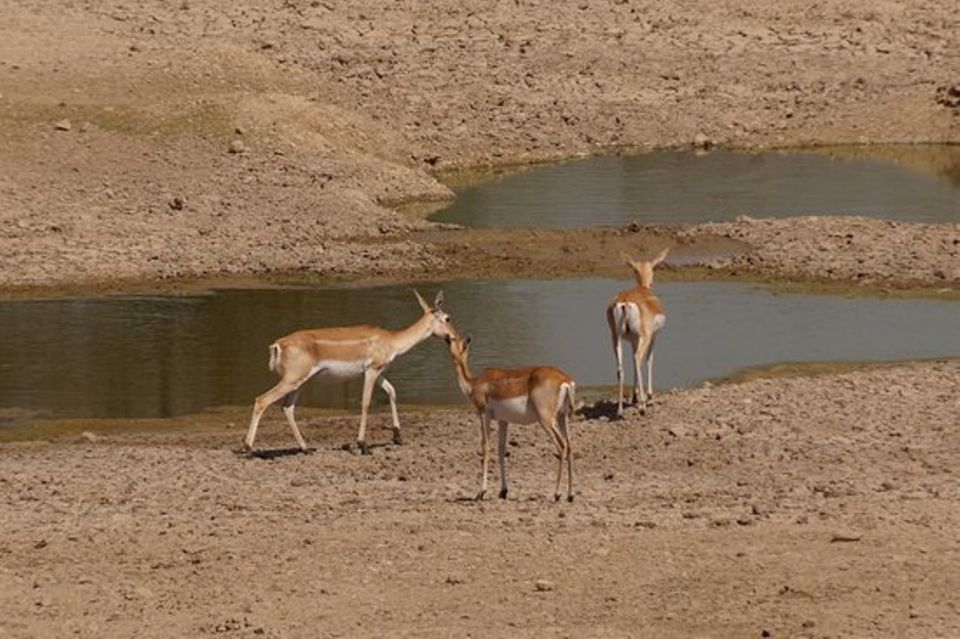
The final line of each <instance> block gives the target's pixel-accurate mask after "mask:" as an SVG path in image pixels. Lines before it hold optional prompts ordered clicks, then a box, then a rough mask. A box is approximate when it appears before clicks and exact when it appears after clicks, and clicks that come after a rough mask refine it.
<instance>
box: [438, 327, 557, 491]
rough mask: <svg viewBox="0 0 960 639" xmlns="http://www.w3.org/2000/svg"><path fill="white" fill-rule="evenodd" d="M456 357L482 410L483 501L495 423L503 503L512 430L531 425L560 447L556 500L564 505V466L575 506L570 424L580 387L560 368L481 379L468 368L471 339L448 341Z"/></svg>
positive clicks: (461, 377)
mask: <svg viewBox="0 0 960 639" xmlns="http://www.w3.org/2000/svg"><path fill="white" fill-rule="evenodd" d="M446 339H447V343H448V344H449V345H450V355H451V357H452V358H453V366H454V369H455V370H456V372H457V382H458V383H459V384H460V390H461V391H462V392H463V394H464V395H466V396H467V397H468V398H469V399H470V401H471V402H473V405H474V406H475V407H476V409H477V414H478V415H479V416H480V447H481V453H482V455H481V456H482V458H483V460H482V462H481V473H482V475H481V480H480V492H479V493H477V499H478V500H482V499H483V496H484V495H485V494H486V492H487V469H488V466H489V460H490V451H489V436H490V422H491V421H492V420H496V422H497V426H498V432H497V434H498V445H497V455H498V457H499V459H500V499H506V498H507V468H506V454H507V425H508V424H511V423H513V424H531V423H533V422H539V423H540V426H541V427H542V428H543V430H544V431H546V433H547V435H548V436H549V437H550V441H551V442H553V444H554V446H556V449H557V450H556V455H557V459H558V460H559V466H558V467H557V485H556V489H555V490H554V495H553V497H554V500H557V501H559V500H560V481H561V479H562V477H563V462H564V460H566V462H567V501H573V462H572V456H573V454H572V452H571V451H570V433H569V430H568V423H569V420H570V419H572V417H573V410H574V404H575V393H576V383H575V382H574V381H573V379H572V378H571V377H570V376H569V375H567V374H566V373H564V372H563V371H562V370H560V369H558V368H553V367H551V366H535V367H529V368H518V369H510V370H504V369H499V368H488V369H486V370H485V371H483V373H481V374H480V375H479V376H476V377H474V376H473V375H472V374H471V373H470V367H469V365H468V363H467V358H468V357H469V349H470V341H471V340H470V336H467V337H466V338H465V339H460V338H459V337H448V338H446Z"/></svg>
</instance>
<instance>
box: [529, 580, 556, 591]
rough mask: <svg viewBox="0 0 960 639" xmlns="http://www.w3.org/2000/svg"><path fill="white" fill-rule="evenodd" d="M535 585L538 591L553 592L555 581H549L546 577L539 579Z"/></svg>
mask: <svg viewBox="0 0 960 639" xmlns="http://www.w3.org/2000/svg"><path fill="white" fill-rule="evenodd" d="M533 587H534V588H536V590H537V592H552V591H553V582H551V581H547V580H546V579H538V580H537V581H536V582H535V583H534V584H533Z"/></svg>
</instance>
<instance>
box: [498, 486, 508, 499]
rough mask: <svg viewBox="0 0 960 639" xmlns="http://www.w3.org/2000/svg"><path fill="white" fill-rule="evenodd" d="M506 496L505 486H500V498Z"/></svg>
mask: <svg viewBox="0 0 960 639" xmlns="http://www.w3.org/2000/svg"><path fill="white" fill-rule="evenodd" d="M506 498H507V489H506V488H501V489H500V499H506Z"/></svg>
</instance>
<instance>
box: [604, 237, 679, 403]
mask: <svg viewBox="0 0 960 639" xmlns="http://www.w3.org/2000/svg"><path fill="white" fill-rule="evenodd" d="M668 250H669V249H663V250H662V251H660V253H659V254H658V255H657V256H656V257H655V258H653V260H651V261H649V262H645V261H642V260H634V259H633V258H631V257H630V256H629V255H627V254H626V253H621V254H620V255H621V257H622V258H623V261H624V262H626V264H627V266H629V267H630V268H631V269H633V273H634V275H635V276H636V278H637V282H638V285H637V286H635V287H633V288H631V289H628V290H626V291H621V292H620V293H618V294H617V296H616V297H615V298H613V301H611V302H610V305H609V306H607V323H608V324H609V325H610V338H611V339H612V340H613V353H614V355H616V357H617V385H618V386H619V390H618V396H617V417H623V354H622V353H621V351H620V342H621V340H623V339H628V340H630V344H631V345H632V346H633V366H634V378H633V379H634V387H633V403H634V404H639V406H640V414H641V415H644V414H646V412H647V397H648V396H649V397H650V398H651V399H652V398H653V347H654V344H655V343H656V341H657V333H659V332H660V329H662V328H663V326H664V324H665V323H666V321H667V316H666V314H664V312H663V304H661V303H660V299H659V298H658V297H657V296H656V295H655V294H654V292H653V269H654V267H655V266H657V264H660V263H661V262H662V261H663V260H664V258H666V257H667V251H668ZM644 359H646V362H647V393H646V394H644V392H643V376H642V374H641V368H642V365H643V361H644ZM638 399H639V401H638Z"/></svg>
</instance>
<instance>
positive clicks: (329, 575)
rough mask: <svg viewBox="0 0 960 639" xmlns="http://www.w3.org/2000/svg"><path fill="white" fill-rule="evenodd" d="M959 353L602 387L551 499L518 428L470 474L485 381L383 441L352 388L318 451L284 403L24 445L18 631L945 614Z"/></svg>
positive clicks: (11, 612) (941, 617)
mask: <svg viewBox="0 0 960 639" xmlns="http://www.w3.org/2000/svg"><path fill="white" fill-rule="evenodd" d="M958 377H960V363H958V362H956V361H952V362H948V361H933V362H925V363H917V364H901V365H896V366H891V367H884V368H879V369H871V370H862V371H854V372H847V373H843V374H831V375H826V376H822V377H797V378H788V379H787V378H785V379H776V380H765V379H764V380H754V381H750V382H745V383H739V384H731V385H723V386H716V387H704V388H698V389H691V390H683V391H671V392H667V393H664V394H661V395H660V396H659V397H658V398H657V399H656V403H655V406H654V409H653V412H652V415H650V416H648V417H639V416H637V415H635V414H630V415H629V417H628V419H626V420H625V421H622V422H616V421H614V422H610V421H608V416H609V415H610V411H611V410H612V406H611V404H609V403H608V402H600V403H598V404H591V405H588V406H586V407H585V409H584V411H583V412H584V414H583V415H581V416H579V417H578V418H577V419H576V420H575V422H574V424H575V430H574V446H575V449H574V450H575V452H576V458H575V465H574V468H575V471H574V472H575V478H576V491H577V500H576V501H575V502H574V503H573V504H565V503H561V504H554V503H553V502H552V499H549V497H548V494H549V492H550V491H551V490H552V485H551V473H552V468H553V463H554V460H553V458H552V457H551V456H550V454H549V451H548V450H547V447H546V446H545V445H544V442H543V441H542V439H543V437H542V436H541V433H539V432H538V431H537V430H535V429H532V428H523V427H514V428H513V429H511V437H510V439H511V445H510V447H509V449H510V459H509V464H510V476H511V494H510V499H509V500H508V501H506V502H502V501H499V500H492V501H488V502H485V503H482V504H479V503H476V502H472V501H470V500H469V497H470V496H471V495H472V494H473V491H474V490H475V488H476V479H477V472H476V471H477V469H476V466H477V455H476V450H477V441H476V440H477V439H478V437H477V433H476V425H475V424H474V417H473V416H472V415H471V414H470V412H469V411H468V410H467V409H466V408H461V409H447V410H432V411H429V412H419V411H404V414H403V423H404V425H405V426H404V427H405V429H406V434H407V444H406V445H405V446H402V447H396V446H391V445H383V446H379V445H378V446H376V447H375V448H374V454H373V456H372V457H359V456H357V455H355V454H354V453H352V452H348V451H344V450H342V448H341V444H343V443H345V442H351V441H352V439H353V438H354V437H355V435H356V430H355V429H356V416H355V415H349V416H339V417H337V416H333V417H331V416H324V415H323V414H322V413H320V412H314V411H310V410H307V411H304V413H303V416H302V419H301V421H302V423H303V430H304V434H305V436H306V438H307V440H308V441H309V442H310V444H311V445H314V446H316V452H314V453H313V454H312V455H307V456H304V455H286V454H283V453H282V451H283V449H285V448H287V447H289V446H290V444H291V441H292V438H291V436H290V435H289V433H288V432H287V429H286V428H285V426H284V424H283V423H282V418H281V417H280V416H279V414H272V415H271V416H270V418H269V420H268V421H267V422H266V423H265V424H264V428H263V430H262V436H263V439H262V442H261V444H260V445H261V446H262V447H263V449H264V450H266V451H274V453H272V454H270V455H267V456H266V457H265V458H263V459H258V458H248V457H245V456H242V455H237V454H235V453H233V452H231V451H232V450H233V449H235V448H236V447H237V446H238V444H239V441H240V438H241V437H242V435H243V432H242V431H243V423H244V421H245V418H246V417H247V411H246V410H242V411H241V410H239V409H237V410H234V411H221V412H217V413H213V414H208V415H206V416H200V417H199V419H198V420H194V423H191V420H190V419H186V418H184V419H182V420H180V422H181V424H180V427H177V428H155V427H149V426H145V427H144V428H141V429H139V430H135V431H132V432H125V433H118V432H111V431H109V430H101V431H99V433H98V435H97V437H96V438H95V439H94V440H93V441H88V440H85V439H82V438H77V437H76V435H73V436H69V435H63V436H61V437H60V439H59V441H58V442H57V443H53V444H50V443H24V444H8V445H5V446H4V450H3V455H2V456H0V465H2V468H3V471H4V472H3V473H0V485H2V486H3V490H2V491H0V539H2V541H0V557H2V558H3V562H2V567H0V574H2V575H3V577H4V578H3V579H0V609H2V610H4V612H5V614H4V615H3V616H2V618H0V631H2V632H3V633H4V634H5V635H6V636H13V637H28V636H45V635H48V634H49V633H50V632H53V631H54V630H56V631H57V632H76V633H78V634H80V635H82V636H101V637H121V636H129V635H131V634H138V635H140V636H148V637H152V636H158V637H159V636H170V635H171V634H176V635H181V636H183V635H195V634H208V633H209V634H220V633H229V634H230V635H231V636H241V637H246V636H250V637H253V636H268V637H285V636H318V635H319V636H344V635H354V636H355V635H357V634H360V635H364V636H366V635H372V634H380V633H387V634H393V635H401V636H406V635H414V634H415V635H423V634H426V635H431V636H435V635H449V634H467V633H474V632H478V633H483V634H484V635H486V636H518V635H521V636H534V635H538V636H539V635H543V634H544V633H546V634H551V635H553V634H558V635H559V634H564V633H568V632H581V631H582V632H583V633H584V634H587V635H602V636H609V635H617V636H622V635H625V634H632V633H633V632H635V630H636V628H637V627H639V626H640V625H642V627H644V628H645V629H648V630H650V631H651V632H655V633H656V634H657V635H658V636H690V635H691V634H703V633H706V634H712V635H720V636H759V635H760V633H761V632H762V631H767V632H769V633H771V634H772V636H784V635H788V636H809V637H821V636H827V635H829V636H835V635H837V634H842V635H854V636H864V635H871V636H918V637H919V636H933V635H938V636H939V635H943V636H948V635H952V634H955V633H956V632H958V631H960V610H958V609H957V607H956V604H955V602H953V601H952V600H951V598H950V597H949V596H947V595H946V594H945V593H950V592H955V591H956V589H957V588H958V587H960V582H958V581H957V580H958V575H960V571H958V570H957V568H958V566H960V556H958V555H957V548H956V543H955V542H956V539H955V534H954V531H955V530H956V526H957V525H958V524H960V521H958V511H957V509H956V503H957V500H958V499H960V493H958V484H957V482H956V481H955V477H954V474H955V473H954V470H953V469H955V468H956V463H957V451H958V450H960V448H958V446H960V441H958V440H957V437H958V431H957V429H956V424H957V419H958V416H960V407H958V405H957V403H956V397H955V389H956V380H957V378H958ZM388 423H389V416H388V415H386V414H379V415H375V416H374V417H373V424H372V426H373V430H372V431H371V438H372V439H373V441H374V442H375V443H377V444H379V443H380V442H381V441H387V440H388V439H389V432H388V431H387V430H386V426H387V425H388ZM495 477H496V476H495V475H494V477H493V479H495ZM538 581H544V582H546V585H544V586H541V587H538V586H536V585H535V584H536V582H538ZM304 601H309V602H310V605H304ZM572 602H576V605H573V604H572Z"/></svg>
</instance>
